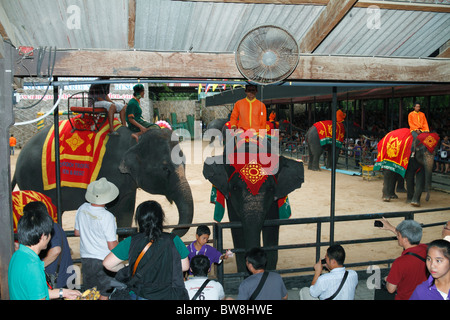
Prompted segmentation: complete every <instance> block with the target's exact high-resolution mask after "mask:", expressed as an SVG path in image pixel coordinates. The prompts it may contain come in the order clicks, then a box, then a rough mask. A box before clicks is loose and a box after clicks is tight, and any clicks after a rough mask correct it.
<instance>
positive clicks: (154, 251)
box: [103, 201, 189, 300]
mask: <svg viewBox="0 0 450 320" xmlns="http://www.w3.org/2000/svg"><path fill="white" fill-rule="evenodd" d="M135 220H136V223H137V225H138V229H139V232H138V233H137V234H136V235H133V236H130V237H128V238H126V239H124V240H123V241H121V242H120V243H119V244H118V245H117V246H116V247H115V248H114V249H113V250H112V251H111V253H110V254H109V255H108V256H106V258H105V260H104V261H103V266H104V267H105V268H106V269H108V270H110V271H114V272H117V271H119V270H121V269H122V268H124V267H125V265H124V263H123V262H124V261H127V260H128V262H129V266H128V267H127V268H126V269H124V270H121V272H120V273H121V274H122V275H123V274H125V278H126V279H130V278H131V277H133V276H138V277H140V279H139V281H138V282H137V283H135V284H134V285H133V287H132V288H129V289H130V295H131V298H132V299H141V300H147V299H149V300H178V299H189V296H188V294H187V291H186V288H185V286H184V281H183V271H187V270H188V269H189V258H188V255H189V251H188V250H187V248H186V246H185V245H184V243H183V241H182V240H181V239H180V237H178V236H177V235H175V234H172V233H167V232H163V223H164V211H163V209H162V208H161V206H160V204H159V203H158V202H156V201H145V202H143V203H141V204H140V205H139V206H138V207H137V209H136V217H135ZM133 274H134V275H133Z"/></svg>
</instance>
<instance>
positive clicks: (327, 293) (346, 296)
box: [299, 245, 358, 300]
mask: <svg viewBox="0 0 450 320" xmlns="http://www.w3.org/2000/svg"><path fill="white" fill-rule="evenodd" d="M344 260H345V250H344V248H343V247H342V246H340V245H332V246H330V247H329V248H328V249H327V253H326V255H325V259H323V260H321V261H318V262H317V263H316V264H315V265H314V277H313V280H312V282H311V287H305V288H302V289H301V290H300V292H299V294H300V300H353V299H354V298H355V291H356V286H357V285H358V274H357V273H356V272H355V271H354V270H346V269H345V267H344ZM324 265H325V266H326V268H327V269H328V270H330V272H329V273H326V274H322V270H323V266H324Z"/></svg>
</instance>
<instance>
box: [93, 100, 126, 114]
mask: <svg viewBox="0 0 450 320" xmlns="http://www.w3.org/2000/svg"><path fill="white" fill-rule="evenodd" d="M112 104H113V103H112V102H109V101H106V100H102V101H95V103H94V106H95V107H96V108H105V109H106V110H108V111H109V107H111V105H112ZM114 104H115V105H116V112H120V111H121V110H122V109H123V107H124V106H125V105H124V104H123V103H120V102H114Z"/></svg>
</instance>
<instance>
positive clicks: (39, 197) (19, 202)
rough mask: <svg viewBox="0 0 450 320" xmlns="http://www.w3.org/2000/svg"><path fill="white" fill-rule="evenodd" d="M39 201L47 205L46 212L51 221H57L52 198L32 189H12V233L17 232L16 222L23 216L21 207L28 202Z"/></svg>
mask: <svg viewBox="0 0 450 320" xmlns="http://www.w3.org/2000/svg"><path fill="white" fill-rule="evenodd" d="M34 201H40V202H42V203H44V204H45V206H46V207H47V211H48V214H49V215H50V216H51V217H52V219H53V221H54V222H55V223H56V222H58V221H57V220H58V212H57V210H56V207H55V205H54V204H53V203H52V200H51V199H50V198H49V197H47V196H46V195H44V194H42V193H40V192H36V191H32V190H22V191H14V192H13V193H12V209H13V227H14V233H17V223H18V222H19V220H20V218H21V217H22V216H23V207H25V206H26V205H27V204H29V203H30V202H34Z"/></svg>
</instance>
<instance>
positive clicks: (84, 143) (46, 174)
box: [42, 115, 121, 190]
mask: <svg viewBox="0 0 450 320" xmlns="http://www.w3.org/2000/svg"><path fill="white" fill-rule="evenodd" d="M79 117H81V115H80V116H77V117H75V118H73V119H72V120H74V119H75V121H77V120H76V119H79ZM119 126H121V124H120V122H119V121H118V120H117V119H114V128H115V129H116V128H118V127H119ZM108 133H109V123H108V122H106V123H104V124H103V126H102V127H101V128H100V129H99V130H98V131H97V132H94V131H80V130H75V131H73V132H72V126H71V124H70V122H69V120H64V121H61V122H60V123H59V152H60V172H61V174H60V177H61V186H62V187H75V188H84V189H86V188H87V186H88V184H89V183H91V182H92V181H95V180H97V176H98V173H99V171H100V168H101V166H102V161H103V156H104V154H105V151H106V143H107V142H108V139H109V136H108ZM42 180H43V183H44V190H50V189H53V188H56V174H55V141H54V127H52V128H51V129H50V130H49V132H48V134H47V137H46V139H45V142H44V146H43V148H42Z"/></svg>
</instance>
